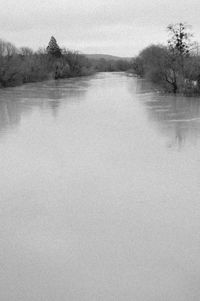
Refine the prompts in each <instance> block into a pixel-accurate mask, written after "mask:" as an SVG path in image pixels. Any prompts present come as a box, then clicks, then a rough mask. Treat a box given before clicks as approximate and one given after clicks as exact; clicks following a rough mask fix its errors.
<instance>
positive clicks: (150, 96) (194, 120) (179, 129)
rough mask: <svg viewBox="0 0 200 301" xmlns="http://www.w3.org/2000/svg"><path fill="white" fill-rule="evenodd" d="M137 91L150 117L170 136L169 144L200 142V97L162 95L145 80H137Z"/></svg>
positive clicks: (181, 144) (179, 145) (178, 144)
mask: <svg viewBox="0 0 200 301" xmlns="http://www.w3.org/2000/svg"><path fill="white" fill-rule="evenodd" d="M153 89H155V87H153ZM137 93H138V94H139V100H140V101H141V102H142V103H143V104H144V107H145V109H146V112H147V114H148V118H149V119H150V121H151V122H152V121H153V122H154V123H155V124H156V127H157V128H158V129H159V130H160V131H161V132H162V133H163V134H164V135H165V136H167V137H168V142H167V146H168V147H176V148H179V149H180V148H181V147H183V146H184V145H186V144H187V143H189V144H196V143H197V140H199V137H200V99H199V98H197V97H184V96H178V95H162V94H160V93H158V92H157V91H153V90H152V88H151V84H150V83H149V82H145V81H143V80H137Z"/></svg>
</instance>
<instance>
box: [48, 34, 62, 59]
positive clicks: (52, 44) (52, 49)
mask: <svg viewBox="0 0 200 301" xmlns="http://www.w3.org/2000/svg"><path fill="white" fill-rule="evenodd" d="M47 53H48V54H51V55H53V56H55V57H60V56H61V49H60V47H59V46H58V44H57V41H56V39H55V38H54V37H53V36H52V37H51V39H50V41H49V45H48V46H47Z"/></svg>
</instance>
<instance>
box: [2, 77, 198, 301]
mask: <svg viewBox="0 0 200 301" xmlns="http://www.w3.org/2000/svg"><path fill="white" fill-rule="evenodd" d="M199 187H200V99H198V98H183V97H178V96H176V97H175V96H172V95H170V96H166V95H161V94H159V93H158V92H157V91H154V90H153V89H152V87H151V85H150V84H149V83H147V82H145V81H143V80H140V79H136V78H133V77H130V76H127V75H125V74H123V73H110V74H105V73H101V74H97V75H95V76H92V77H88V78H80V79H71V80H60V81H56V82H55V81H49V82H43V83H37V84H28V85H25V86H21V87H16V88H9V89H5V90H1V91H0V214H1V218H0V229H1V230H0V245H1V248H0V269H1V273H0V300H2V301H16V300H20V301H27V300H29V301H38V300H48V301H58V300H59V301H60V300H70V301H72V300H75V301H78V300H80V301H84V300H85V301H89V300H92V301H93V300H103V301H107V300H108V301H111V300H120V301H121V300H122V301H124V300H130V301H132V300H135V301H146V300H147V301H156V300H158V301H160V300H166V301H184V300H185V301H188V300H190V301H193V300H195V301H197V300H200V286H199V282H200V256H199V254H200V189H199Z"/></svg>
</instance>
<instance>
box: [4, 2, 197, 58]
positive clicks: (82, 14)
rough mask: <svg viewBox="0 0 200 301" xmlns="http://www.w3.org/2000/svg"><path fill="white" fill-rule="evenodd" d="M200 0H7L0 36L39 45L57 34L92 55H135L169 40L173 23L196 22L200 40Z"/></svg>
mask: <svg viewBox="0 0 200 301" xmlns="http://www.w3.org/2000/svg"><path fill="white" fill-rule="evenodd" d="M199 14H200V1H199V0H190V1H185V0H176V1H175V0H149V1H147V0H146V1H145V0H40V1H39V0H34V1H33V0H1V10H0V38H3V39H6V40H8V41H10V42H13V43H14V44H15V45H16V46H29V47H31V48H33V49H37V48H38V47H40V46H46V45H47V44H48V42H49V39H50V37H51V36H52V35H54V36H55V38H56V39H57V42H58V44H59V45H60V46H65V47H66V48H69V49H77V50H79V51H81V52H87V53H107V54H114V55H120V56H134V55H135V54H137V53H138V51H139V50H141V49H142V48H143V47H145V46H147V45H148V44H151V43H160V42H161V43H162V42H165V41H166V40H167V33H166V30H165V29H166V26H167V25H168V24H169V23H177V22H180V21H182V22H187V23H189V24H191V25H192V30H193V32H194V34H195V39H196V40H198V41H200V17H199Z"/></svg>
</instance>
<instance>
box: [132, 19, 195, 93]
mask: <svg viewBox="0 0 200 301" xmlns="http://www.w3.org/2000/svg"><path fill="white" fill-rule="evenodd" d="M167 31H168V34H169V39H168V41H167V45H154V44H152V45H150V46H148V47H146V48H145V49H143V50H142V51H141V52H140V53H139V55H138V56H136V57H135V58H134V59H133V70H134V73H135V74H136V75H138V76H140V77H145V78H147V79H148V80H150V81H152V82H154V83H155V84H157V85H159V86H160V87H162V88H163V89H164V90H165V91H168V92H173V93H183V94H200V55H199V51H198V43H194V42H193V43H192V42H191V38H192V36H193V35H192V33H191V32H190V27H189V26H188V25H187V24H184V23H177V24H171V25H169V26H168V27H167Z"/></svg>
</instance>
